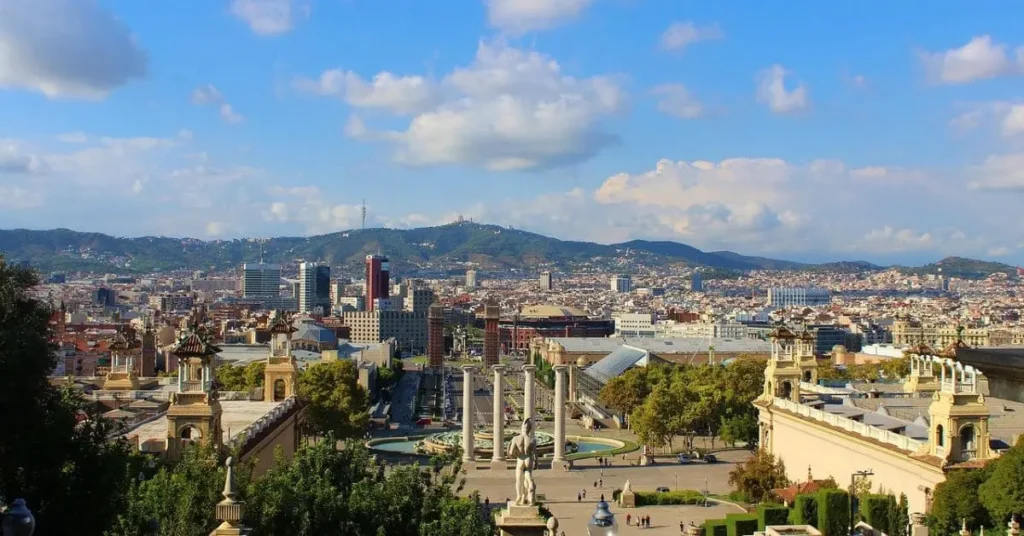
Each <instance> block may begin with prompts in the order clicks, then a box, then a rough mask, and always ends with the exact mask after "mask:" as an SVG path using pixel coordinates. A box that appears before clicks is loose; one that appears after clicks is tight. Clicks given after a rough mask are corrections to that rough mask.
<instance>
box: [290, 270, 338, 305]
mask: <svg viewBox="0 0 1024 536" xmlns="http://www.w3.org/2000/svg"><path fill="white" fill-rule="evenodd" d="M298 298H299V312H302V313H312V312H319V313H320V314H325V315H326V314H330V312H331V267H330V266H325V265H322V264H320V263H317V262H304V263H301V264H299V295H298Z"/></svg>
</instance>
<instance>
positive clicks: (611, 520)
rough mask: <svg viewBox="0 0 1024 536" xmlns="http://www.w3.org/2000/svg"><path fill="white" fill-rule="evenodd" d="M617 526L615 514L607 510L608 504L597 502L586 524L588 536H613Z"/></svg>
mask: <svg viewBox="0 0 1024 536" xmlns="http://www.w3.org/2000/svg"><path fill="white" fill-rule="evenodd" d="M618 528H619V526H618V525H617V524H616V523H615V514H613V513H612V512H611V510H609V509H608V503H606V502H604V501H599V502H598V503H597V510H595V511H594V515H593V517H591V518H590V523H587V535H588V536H615V534H616V532H617V531H618Z"/></svg>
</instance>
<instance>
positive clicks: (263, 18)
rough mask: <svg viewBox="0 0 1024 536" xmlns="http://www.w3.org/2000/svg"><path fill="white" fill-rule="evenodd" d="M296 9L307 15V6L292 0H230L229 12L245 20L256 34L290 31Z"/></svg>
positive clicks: (278, 33) (275, 33)
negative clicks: (299, 4)
mask: <svg viewBox="0 0 1024 536" xmlns="http://www.w3.org/2000/svg"><path fill="white" fill-rule="evenodd" d="M296 11H299V12H301V13H302V14H304V15H306V16H309V6H308V5H303V6H301V7H300V6H297V5H296V3H295V2H294V1H293V0H232V2H231V13H232V14H233V15H234V16H236V17H238V18H240V19H242V20H243V21H245V23H246V24H248V25H249V29H251V30H252V32H253V33H255V34H257V35H265V36H266V35H280V34H283V33H287V32H289V31H291V29H292V27H293V26H294V24H295V20H294V19H295V17H296Z"/></svg>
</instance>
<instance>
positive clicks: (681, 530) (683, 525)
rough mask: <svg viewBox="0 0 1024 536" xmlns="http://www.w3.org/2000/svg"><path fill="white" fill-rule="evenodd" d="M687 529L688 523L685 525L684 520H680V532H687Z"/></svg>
mask: <svg viewBox="0 0 1024 536" xmlns="http://www.w3.org/2000/svg"><path fill="white" fill-rule="evenodd" d="M685 529H686V525H685V524H683V522H682V521H680V522H679V533H680V534H682V533H683V532H686V530H685Z"/></svg>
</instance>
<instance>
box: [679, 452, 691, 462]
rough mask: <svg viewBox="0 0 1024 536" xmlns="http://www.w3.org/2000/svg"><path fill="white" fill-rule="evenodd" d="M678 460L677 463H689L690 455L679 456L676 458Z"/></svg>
mask: <svg viewBox="0 0 1024 536" xmlns="http://www.w3.org/2000/svg"><path fill="white" fill-rule="evenodd" d="M678 459H679V463H690V455H689V454H680V455H679V456H678Z"/></svg>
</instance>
